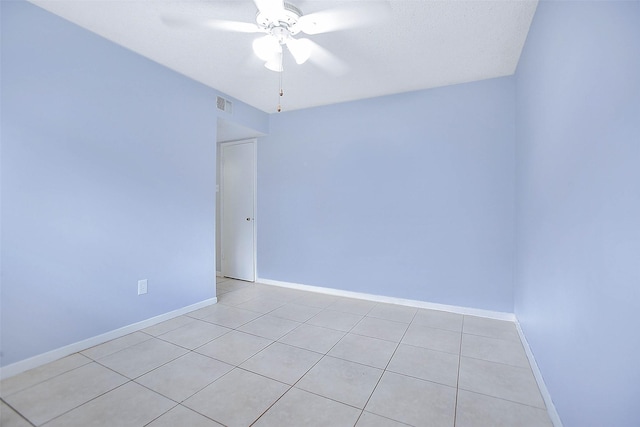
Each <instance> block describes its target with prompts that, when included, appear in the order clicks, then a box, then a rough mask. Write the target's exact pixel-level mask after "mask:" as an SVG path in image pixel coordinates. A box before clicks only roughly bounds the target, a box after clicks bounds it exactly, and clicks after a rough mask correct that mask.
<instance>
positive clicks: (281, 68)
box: [278, 55, 284, 113]
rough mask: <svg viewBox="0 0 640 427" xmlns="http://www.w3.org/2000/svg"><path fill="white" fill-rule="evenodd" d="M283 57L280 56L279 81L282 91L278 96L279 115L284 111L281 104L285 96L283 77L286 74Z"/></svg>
mask: <svg viewBox="0 0 640 427" xmlns="http://www.w3.org/2000/svg"><path fill="white" fill-rule="evenodd" d="M283 56H284V55H281V56H280V73H278V74H279V76H278V80H279V83H280V90H279V92H278V95H279V96H278V113H280V112H281V111H282V105H281V103H282V95H284V91H283V90H282V75H283V74H284V64H283V62H284V61H283Z"/></svg>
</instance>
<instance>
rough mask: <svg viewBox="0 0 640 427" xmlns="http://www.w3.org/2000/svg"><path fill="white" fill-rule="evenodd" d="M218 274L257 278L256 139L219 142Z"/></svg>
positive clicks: (250, 279) (241, 278)
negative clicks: (219, 272) (219, 250)
mask: <svg viewBox="0 0 640 427" xmlns="http://www.w3.org/2000/svg"><path fill="white" fill-rule="evenodd" d="M220 168H221V174H220V178H221V179H220V219H221V223H220V224H221V227H220V240H221V245H220V249H221V264H222V265H221V273H222V275H223V276H225V277H230V278H233V279H240V280H246V281H250V282H253V281H255V279H256V227H255V204H256V140H255V139H251V140H243V141H234V142H227V143H222V144H221V145H220Z"/></svg>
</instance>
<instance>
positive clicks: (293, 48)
mask: <svg viewBox="0 0 640 427" xmlns="http://www.w3.org/2000/svg"><path fill="white" fill-rule="evenodd" d="M287 47H288V48H289V52H291V55H292V56H293V59H295V61H296V64H298V65H300V64H304V63H305V62H307V59H309V57H310V56H311V41H310V40H309V39H294V38H290V39H289V40H287Z"/></svg>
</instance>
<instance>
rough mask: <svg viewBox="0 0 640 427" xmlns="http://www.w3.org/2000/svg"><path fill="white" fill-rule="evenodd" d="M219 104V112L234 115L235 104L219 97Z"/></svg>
mask: <svg viewBox="0 0 640 427" xmlns="http://www.w3.org/2000/svg"><path fill="white" fill-rule="evenodd" d="M217 104H218V110H222V111H224V112H225V113H229V114H231V113H232V111H233V104H232V103H231V101H229V100H228V99H224V98H223V97H221V96H219V97H218V99H217Z"/></svg>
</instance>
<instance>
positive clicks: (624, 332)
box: [515, 1, 640, 427]
mask: <svg viewBox="0 0 640 427" xmlns="http://www.w3.org/2000/svg"><path fill="white" fill-rule="evenodd" d="M516 75H517V98H518V101H517V112H518V114H517V134H518V149H517V151H518V185H517V194H518V208H517V218H518V257H517V278H516V288H515V296H516V300H515V301H516V304H515V313H516V315H517V317H518V319H519V320H520V322H521V324H522V327H523V329H524V332H525V334H526V337H527V339H528V341H529V343H530V345H531V347H532V349H533V353H534V355H535V357H536V360H537V362H538V364H539V366H540V368H541V371H542V374H543V376H544V378H545V382H546V384H547V386H548V388H549V390H550V393H551V396H552V397H553V400H554V402H555V405H556V407H557V409H558V411H559V413H560V416H561V418H562V420H563V422H564V425H565V426H566V427H584V426H617V427H623V426H639V425H640V405H639V403H640V363H639V362H638V361H639V360H640V359H639V358H640V356H639V354H640V331H639V326H640V321H639V320H638V319H639V318H638V315H639V313H640V3H639V2H637V1H635V2H553V3H549V2H542V3H540V4H539V6H538V10H537V12H536V16H535V18H534V20H533V25H532V27H531V30H530V33H529V36H528V39H527V43H526V46H525V49H524V52H523V56H522V58H521V60H520V64H519V66H518V70H517V74H516Z"/></svg>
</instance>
